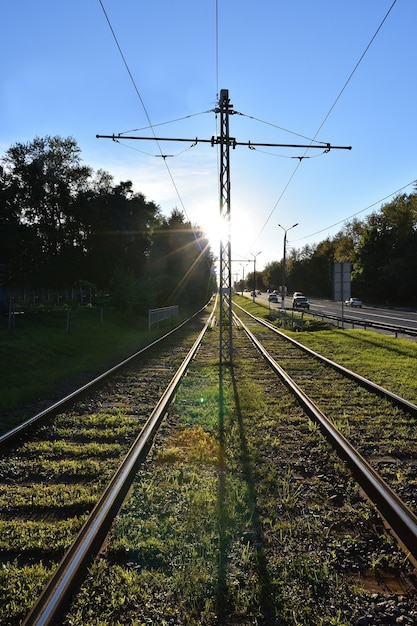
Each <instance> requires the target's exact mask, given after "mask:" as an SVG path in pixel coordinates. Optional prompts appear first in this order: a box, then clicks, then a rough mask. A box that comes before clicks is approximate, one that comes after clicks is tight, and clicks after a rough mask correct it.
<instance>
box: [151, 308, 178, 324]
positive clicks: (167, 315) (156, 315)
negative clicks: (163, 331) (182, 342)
mask: <svg viewBox="0 0 417 626" xmlns="http://www.w3.org/2000/svg"><path fill="white" fill-rule="evenodd" d="M177 315H178V304H175V305H174V306H166V307H163V308H161V309H150V311H149V314H148V329H149V331H151V330H152V326H154V325H156V327H157V328H159V324H160V322H163V321H165V320H170V319H171V318H172V317H176V316H177Z"/></svg>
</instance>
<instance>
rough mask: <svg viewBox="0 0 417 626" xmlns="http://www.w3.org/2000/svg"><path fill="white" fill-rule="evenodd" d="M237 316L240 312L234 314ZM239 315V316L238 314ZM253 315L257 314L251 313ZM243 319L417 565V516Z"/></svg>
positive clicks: (268, 361)
mask: <svg viewBox="0 0 417 626" xmlns="http://www.w3.org/2000/svg"><path fill="white" fill-rule="evenodd" d="M234 315H236V314H234ZM236 317H237V316H236ZM251 317H253V316H251ZM238 320H239V324H240V325H241V327H242V328H243V330H244V331H245V333H246V334H247V336H248V337H249V338H250V340H251V341H252V343H253V344H254V345H255V346H256V348H257V349H258V350H259V352H260V353H261V354H262V356H263V358H264V359H265V360H266V361H267V363H268V364H269V365H270V367H271V368H272V369H273V371H274V372H275V373H276V374H278V376H279V377H280V379H281V380H282V381H283V382H284V384H285V385H286V386H287V387H288V388H289V389H290V390H291V392H292V393H293V394H294V395H295V396H296V398H297V400H298V402H299V403H300V405H301V406H302V408H303V409H304V410H305V411H306V413H307V414H308V415H309V416H310V417H311V418H312V419H313V420H314V421H315V422H316V423H318V424H319V426H320V430H321V432H322V433H323V435H324V436H325V437H326V439H327V440H328V441H329V442H330V443H331V445H332V446H333V448H334V449H335V450H336V451H337V452H338V454H339V456H341V457H342V458H343V459H344V460H345V461H346V462H347V464H348V466H349V467H350V469H351V470H352V473H353V475H354V476H355V478H356V480H357V481H358V482H359V484H360V485H361V487H362V488H363V490H364V491H365V493H366V494H367V496H368V498H369V499H370V500H371V501H372V502H373V503H374V504H375V506H376V507H377V509H378V510H379V512H380V514H381V515H382V517H383V518H384V519H385V520H386V522H387V523H388V524H389V526H390V528H391V530H392V532H393V534H394V535H395V536H396V538H397V540H398V542H399V544H400V546H401V547H402V548H403V549H404V548H405V552H406V553H407V556H408V558H409V559H410V561H412V562H413V564H414V565H415V566H416V565H417V516H416V515H415V514H414V513H413V512H412V511H411V510H410V509H409V508H408V507H407V505H406V504H405V503H404V502H403V501H402V500H401V499H400V498H399V497H398V496H397V494H396V493H395V492H394V491H393V490H392V489H391V488H390V487H389V486H388V485H387V483H386V482H385V481H384V480H383V479H382V478H381V477H380V476H379V474H378V473H377V472H376V471H375V470H374V469H373V468H372V467H371V466H370V465H369V463H368V462H367V461H366V460H365V459H364V458H363V457H362V456H361V455H360V454H359V452H357V450H356V449H355V448H354V447H353V446H352V445H351V443H350V442H349V441H348V440H347V439H346V438H345V437H344V435H342V434H341V433H340V432H339V431H338V429H337V428H336V427H335V426H334V425H333V424H332V423H331V421H330V420H329V419H328V418H327V417H326V415H325V414H324V413H322V411H320V409H319V408H318V407H317V406H316V405H315V404H314V402H313V401H312V400H311V399H310V398H309V397H308V396H307V394H305V393H304V391H303V390H302V389H301V388H300V387H299V386H298V385H297V383H296V382H295V381H294V380H293V379H292V378H291V377H290V376H289V375H288V374H287V372H285V370H284V369H283V368H282V367H281V366H280V365H279V364H278V363H277V362H276V361H275V359H274V358H273V357H272V356H271V355H270V354H269V352H268V351H267V350H266V349H265V348H264V346H263V345H262V344H261V342H260V341H258V339H257V338H256V337H255V336H254V335H253V333H251V331H250V330H249V328H247V326H246V325H245V324H244V323H243V322H242V320H240V319H239V318H238Z"/></svg>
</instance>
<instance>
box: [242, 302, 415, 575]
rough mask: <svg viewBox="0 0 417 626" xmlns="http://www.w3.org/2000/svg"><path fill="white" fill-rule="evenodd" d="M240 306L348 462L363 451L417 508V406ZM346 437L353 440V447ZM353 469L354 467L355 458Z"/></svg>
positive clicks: (412, 549) (255, 336)
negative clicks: (346, 442) (344, 440)
mask: <svg viewBox="0 0 417 626" xmlns="http://www.w3.org/2000/svg"><path fill="white" fill-rule="evenodd" d="M240 311H241V314H242V315H243V316H245V317H246V319H247V320H248V322H249V324H251V328H250V330H249V329H248V328H246V330H247V332H248V333H249V334H250V335H251V337H252V340H253V341H255V342H256V340H258V342H259V344H258V348H259V349H261V348H262V349H264V350H265V351H266V352H267V353H268V356H270V357H271V358H272V360H274V361H275V362H276V363H278V364H279V366H280V368H281V369H280V371H279V372H278V373H279V375H281V376H282V377H283V379H284V380H287V381H288V384H289V385H290V386H292V385H294V387H293V388H294V391H295V393H297V391H298V390H301V392H302V393H300V396H299V397H300V400H301V401H302V400H303V395H304V394H305V395H306V396H307V397H308V399H309V401H311V403H310V404H311V405H310V406H306V409H307V410H308V411H309V413H310V414H311V415H312V417H313V419H315V420H316V421H317V423H319V424H320V426H321V428H322V430H323V432H324V434H325V435H326V436H327V437H329V439H331V440H333V441H334V445H336V446H337V447H338V449H339V452H340V454H342V455H343V456H344V458H345V459H346V460H347V461H348V462H351V459H352V455H355V456H356V455H357V454H358V455H359V454H360V455H361V456H362V457H363V458H364V459H365V460H366V461H367V462H368V463H369V465H370V467H372V468H373V470H374V471H375V472H377V473H378V474H379V475H380V476H381V477H382V478H384V480H385V481H386V482H387V483H388V484H389V486H390V488H391V489H392V490H393V491H394V492H395V493H396V494H397V496H398V497H399V498H400V499H401V500H403V501H404V503H405V504H406V506H407V507H408V508H410V509H411V510H413V511H414V512H415V511H416V510H417V428H416V427H417V406H416V405H415V404H414V403H412V402H410V401H409V400H407V399H405V398H402V397H400V396H398V395H397V394H395V393H393V392H392V391H389V390H387V389H385V388H383V387H381V386H380V385H377V384H375V383H373V382H372V381H370V380H368V379H366V378H365V377H363V376H360V375H358V374H356V373H355V372H352V371H350V370H348V369H347V368H345V367H343V366H341V365H339V364H337V363H335V362H334V361H331V360H330V359H328V358H325V357H323V356H322V355H319V354H317V353H315V352H314V351H312V350H310V349H309V348H306V347H305V346H304V345H302V344H301V343H299V342H298V341H296V340H294V339H290V338H289V337H287V336H286V335H285V334H283V333H282V332H280V331H279V329H277V328H276V327H274V325H273V324H270V323H269V322H267V321H265V320H262V319H260V318H255V317H254V316H251V315H249V314H248V313H246V312H244V310H243V309H241V310H240ZM240 321H241V320H240ZM241 323H242V324H243V322H242V321H241ZM317 381H320V383H319V384H318V383H317ZM316 408H317V409H319V411H318V413H316ZM321 414H322V415H323V417H322V415H321ZM336 431H337V432H336ZM399 431H400V432H399ZM342 438H346V439H348V440H349V443H350V444H351V447H352V449H351V450H349V449H348V448H347V446H345V444H344V442H342ZM338 439H339V441H337V440H338ZM352 468H354V470H355V471H356V468H357V463H356V462H354V461H353V460H352ZM375 497H378V496H377V495H375ZM412 522H413V523H412V524H411V527H412V528H411V529H410V541H409V547H410V552H411V553H412V556H413V558H414V561H415V563H416V562H417V538H416V536H415V535H414V533H415V530H414V532H413V529H414V520H412Z"/></svg>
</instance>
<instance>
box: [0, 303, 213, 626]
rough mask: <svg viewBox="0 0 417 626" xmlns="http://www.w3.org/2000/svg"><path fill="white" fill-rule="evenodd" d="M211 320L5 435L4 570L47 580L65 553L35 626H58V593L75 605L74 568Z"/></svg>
mask: <svg viewBox="0 0 417 626" xmlns="http://www.w3.org/2000/svg"><path fill="white" fill-rule="evenodd" d="M207 318H208V314H207V313H205V312H204V311H200V315H198V316H195V317H194V318H193V319H192V320H188V323H186V324H182V325H181V326H180V327H178V328H177V329H175V331H171V332H170V333H168V334H167V335H165V336H164V337H162V338H161V339H160V340H158V341H156V342H154V343H153V344H151V345H149V346H147V347H146V348H144V349H142V350H140V351H139V352H137V353H136V354H134V355H132V357H130V358H129V359H127V360H125V361H123V362H122V363H120V364H119V365H118V366H116V367H113V368H112V369H111V370H109V371H108V372H105V373H103V374H102V375H101V376H100V377H98V378H96V379H95V380H93V381H91V382H89V383H87V384H86V385H85V386H83V387H82V388H80V389H79V390H76V391H74V392H73V393H71V394H70V395H69V396H67V397H65V398H63V399H62V400H61V401H59V402H57V403H55V404H54V405H53V406H51V407H49V409H45V410H43V411H42V412H40V413H39V414H37V415H35V416H33V417H31V418H29V419H28V420H26V421H25V422H24V423H22V424H21V425H20V426H18V427H16V428H15V429H13V430H12V431H10V432H8V433H5V434H4V435H2V436H1V437H0V447H1V450H2V453H3V454H2V458H1V460H0V475H1V487H2V489H1V505H2V506H1V510H2V514H1V531H2V532H1V535H2V536H3V537H5V538H6V540H5V541H4V542H3V546H2V547H3V549H2V550H1V554H0V558H1V562H2V564H3V567H4V568H6V569H7V566H8V564H10V563H13V562H14V563H17V564H18V568H20V569H22V570H24V568H25V567H30V568H32V569H33V567H34V565H35V564H37V565H39V566H41V567H42V569H43V570H44V575H43V579H44V581H46V580H47V579H48V577H50V576H51V574H52V572H54V570H55V568H56V565H57V562H58V561H59V559H60V558H61V557H62V555H63V554H64V552H65V551H67V552H66V553H65V556H64V559H63V561H62V563H61V568H58V573H57V576H56V578H54V577H53V576H52V578H50V581H49V587H48V586H47V587H45V591H44V594H47V595H48V594H52V596H53V598H51V597H50V596H48V601H45V600H42V599H40V600H39V601H38V602H37V604H36V605H35V609H34V610H33V612H32V613H31V616H28V618H27V619H28V623H31V620H34V622H33V623H49V620H51V619H55V613H56V607H55V604H56V601H55V599H54V593H53V591H52V588H54V587H55V585H58V588H59V590H58V592H57V593H58V595H59V596H60V600H59V602H62V601H63V596H65V597H68V595H69V594H70V593H71V590H72V589H73V585H74V580H73V578H71V577H70V578H71V579H70V580H69V579H68V576H69V572H71V571H72V572H74V569H76V570H77V576H79V575H80V570H81V568H82V566H83V564H84V565H86V564H87V562H88V559H89V557H91V554H92V551H94V549H97V547H98V545H99V542H100V541H102V540H103V533H104V532H105V527H106V524H107V525H108V524H109V523H110V522H111V520H112V516H114V515H115V514H116V513H117V510H118V508H120V505H121V502H122V501H123V497H124V496H125V494H126V491H127V489H128V480H129V476H130V474H131V473H132V472H133V471H134V468H135V467H136V466H137V463H138V461H139V458H140V455H141V454H142V452H143V450H144V449H145V447H146V446H149V445H150V443H151V438H152V436H153V433H154V430H155V429H156V426H157V424H158V422H159V421H160V419H161V418H162V416H163V413H164V411H165V410H166V407H167V406H168V404H169V402H170V401H171V400H172V396H173V394H174V393H175V388H176V386H178V384H179V382H180V380H181V377H182V376H183V375H184V374H185V370H186V367H187V366H188V363H189V361H190V359H191V358H192V356H193V353H194V352H195V351H196V350H197V348H198V344H199V342H200V341H201V336H202V333H203V332H205V330H206V328H207V324H208V320H207ZM202 328H203V330H201V329H202ZM161 394H162V395H161ZM102 492H104V495H103V496H102V495H101V493H102ZM101 502H102V504H100V503H101ZM98 520H99V521H98ZM99 527H100V528H101V529H99ZM91 528H93V530H91ZM77 533H79V534H78V536H77ZM76 537H77V539H76ZM86 537H87V543H88V547H86V545H87V544H85V543H84V542H85V541H86ZM74 539H76V543H75V544H74V545H73V547H72V548H70V546H71V544H72V542H73V541H74ZM81 553H83V554H82V556H81V557H80V554H81ZM74 563H76V564H77V565H76V566H75V565H74ZM11 577H13V575H12V576H11ZM41 578H42V577H41ZM40 591H41V589H40V588H39V589H38V593H39V592H40ZM33 592H34V590H33V589H32V590H31V593H32V594H33ZM35 598H36V596H35ZM35 598H33V599H32V602H33V600H34V599H35ZM2 600H4V601H6V602H7V601H8V600H9V601H10V599H8V598H2ZM58 604H59V603H58ZM45 605H47V608H46V606H45ZM2 618H3V619H2V620H0V621H1V623H16V624H18V623H19V624H20V623H21V622H20V619H19V618H16V617H15V619H14V620H13V619H11V620H10V622H8V621H7V615H6V613H3V615H2ZM16 619H17V621H16ZM4 620H6V621H4ZM45 620H46V621H45Z"/></svg>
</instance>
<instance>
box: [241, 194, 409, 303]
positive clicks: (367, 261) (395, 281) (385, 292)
mask: <svg viewBox="0 0 417 626" xmlns="http://www.w3.org/2000/svg"><path fill="white" fill-rule="evenodd" d="M416 191H417V188H416V189H415V190H414V192H413V193H411V194H409V195H406V194H401V195H398V196H396V197H395V198H394V199H393V200H392V201H391V202H389V203H387V204H384V205H382V206H381V208H380V210H379V211H375V212H373V213H372V214H370V215H369V216H368V217H366V218H365V219H364V220H362V221H360V220H358V219H354V220H352V221H350V222H347V223H346V224H345V225H344V227H343V228H342V229H341V230H340V231H339V232H338V233H337V234H336V235H335V236H334V237H333V238H330V237H328V238H326V239H325V240H324V241H321V242H320V243H318V244H315V245H312V246H310V245H306V246H304V247H303V248H301V249H299V250H297V249H291V250H290V251H288V252H287V258H286V271H285V275H286V286H287V291H288V293H289V294H291V293H292V292H293V291H302V292H303V293H306V294H308V295H309V296H315V297H318V298H330V299H332V298H333V274H334V264H335V263H337V262H342V263H344V262H350V263H351V264H352V274H351V291H352V295H353V296H355V297H359V298H362V299H363V300H365V301H366V302H369V303H374V304H384V305H392V306H416V305H417V280H416V276H417V193H416ZM282 264H283V260H281V261H276V262H273V263H270V264H268V265H267V266H266V267H265V269H264V270H263V271H262V272H256V284H257V286H258V288H260V286H262V287H263V289H271V290H272V289H280V287H281V283H282V275H283V271H282V270H283V266H282ZM245 282H246V286H248V287H249V289H253V287H254V284H255V281H254V274H253V272H252V273H249V274H248V276H247V280H246V281H245ZM242 287H243V285H242V282H239V283H238V284H237V288H238V290H241V289H242Z"/></svg>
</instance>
